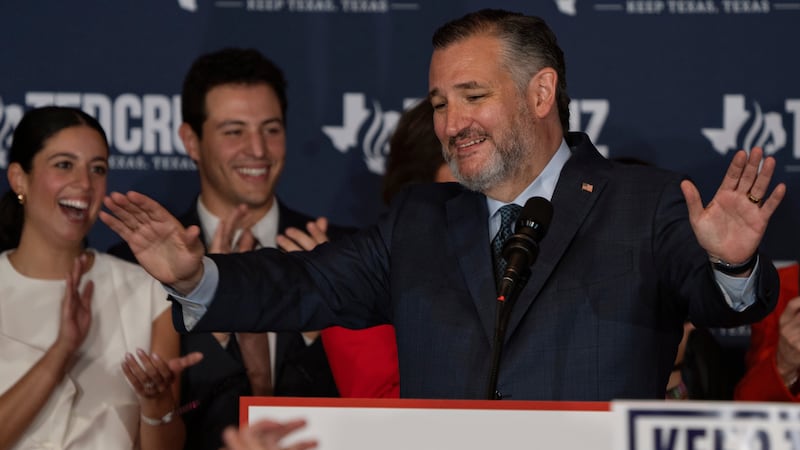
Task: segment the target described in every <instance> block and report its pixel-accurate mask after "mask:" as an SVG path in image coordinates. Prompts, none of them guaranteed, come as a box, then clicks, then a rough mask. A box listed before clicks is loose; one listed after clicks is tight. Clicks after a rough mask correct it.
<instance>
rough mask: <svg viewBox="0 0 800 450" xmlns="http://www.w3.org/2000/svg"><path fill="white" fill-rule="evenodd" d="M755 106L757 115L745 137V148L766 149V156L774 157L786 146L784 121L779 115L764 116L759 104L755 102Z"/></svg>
mask: <svg viewBox="0 0 800 450" xmlns="http://www.w3.org/2000/svg"><path fill="white" fill-rule="evenodd" d="M753 105H754V107H755V111H756V113H755V117H754V118H753V123H752V124H751V125H750V128H749V129H748V130H747V134H746V135H745V137H744V147H743V148H746V149H750V148H753V147H761V148H763V149H764V154H766V155H772V154H774V153H775V152H777V151H778V150H780V149H782V148H783V147H784V146H785V145H786V130H785V129H784V128H783V119H782V118H781V116H780V114H778V113H774V112H771V113H766V114H763V113H762V112H761V105H759V104H758V102H753Z"/></svg>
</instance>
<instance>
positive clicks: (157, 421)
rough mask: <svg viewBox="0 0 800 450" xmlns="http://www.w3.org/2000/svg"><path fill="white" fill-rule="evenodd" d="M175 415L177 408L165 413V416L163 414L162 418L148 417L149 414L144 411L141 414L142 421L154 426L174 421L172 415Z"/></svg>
mask: <svg viewBox="0 0 800 450" xmlns="http://www.w3.org/2000/svg"><path fill="white" fill-rule="evenodd" d="M174 415H175V410H172V411H170V412H168V413H166V414H164V415H163V416H161V418H160V419H153V418H152V417H147V416H145V415H144V413H141V414H140V416H141V418H142V422H144V423H146V424H148V425H151V426H154V427H155V426H158V425H164V424H167V423H170V422H172V417H173V416H174Z"/></svg>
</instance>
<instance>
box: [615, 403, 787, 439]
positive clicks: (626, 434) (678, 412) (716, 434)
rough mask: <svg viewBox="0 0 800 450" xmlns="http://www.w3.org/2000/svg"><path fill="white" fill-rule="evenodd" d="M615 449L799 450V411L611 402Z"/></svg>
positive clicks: (756, 405)
mask: <svg viewBox="0 0 800 450" xmlns="http://www.w3.org/2000/svg"><path fill="white" fill-rule="evenodd" d="M612 411H613V412H614V413H615V418H614V422H615V424H616V425H617V427H618V428H617V433H616V438H615V439H616V441H615V443H616V445H615V447H614V448H618V449H625V450H706V449H708V450H711V449H714V450H737V449H741V450H798V449H800V426H799V425H800V407H798V406H795V405H787V404H778V403H734V402H714V403H710V402H707V403H703V402H636V401H620V402H612Z"/></svg>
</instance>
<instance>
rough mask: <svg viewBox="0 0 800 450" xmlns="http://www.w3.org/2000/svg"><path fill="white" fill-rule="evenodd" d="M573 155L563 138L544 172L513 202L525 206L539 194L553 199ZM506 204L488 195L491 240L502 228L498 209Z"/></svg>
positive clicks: (487, 204)
mask: <svg viewBox="0 0 800 450" xmlns="http://www.w3.org/2000/svg"><path fill="white" fill-rule="evenodd" d="M571 155H572V152H571V151H570V150H569V146H567V141H565V140H564V139H561V145H559V146H558V150H556V153H555V154H554V155H553V157H552V158H550V161H549V162H548V163H547V165H546V166H545V167H544V170H542V173H540V174H539V176H538V177H536V179H534V180H533V182H532V183H531V184H529V185H528V187H526V188H525V189H524V190H523V191H522V192H521V193H520V194H519V195H518V196H517V198H515V199H514V200H513V201H512V202H511V203H514V204H516V205H519V206H525V202H526V201H527V200H528V199H529V198H531V197H537V196H538V197H543V198H546V199H547V200H552V199H553V192H555V190H556V183H558V177H559V176H560V175H561V169H563V168H564V164H566V163H567V160H568V159H569V157H570V156H571ZM505 205H507V203H503V202H501V201H499V200H495V199H493V198H489V197H486V206H487V207H488V209H489V240H491V239H492V238H493V237H494V235H495V234H497V230H499V229H500V216H499V215H498V214H497V211H498V210H499V209H500V208H502V207H503V206H505Z"/></svg>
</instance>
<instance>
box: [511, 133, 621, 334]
mask: <svg viewBox="0 0 800 450" xmlns="http://www.w3.org/2000/svg"><path fill="white" fill-rule="evenodd" d="M572 153H573V154H572V156H571V157H570V159H569V160H568V161H567V163H566V164H565V165H564V168H563V169H562V170H561V174H560V175H559V178H558V184H557V185H556V189H555V192H554V193H553V198H552V204H553V219H552V222H551V223H550V228H549V230H548V232H547V235H545V237H544V238H543V239H542V242H541V243H540V246H539V257H538V258H537V259H536V262H535V263H534V265H533V266H532V267H531V274H530V278H529V280H528V283H527V284H526V285H525V287H524V288H523V290H522V292H521V293H520V295H519V297H518V298H517V300H516V303H515V304H514V305H512V309H511V315H510V317H509V322H508V328H507V333H506V340H508V338H509V336H511V335H512V334H513V332H514V330H515V329H516V327H517V326H518V325H519V323H520V321H521V320H522V318H523V317H524V316H525V314H526V313H527V311H528V309H529V308H530V306H531V305H532V304H533V301H534V300H535V299H536V297H537V296H538V295H539V293H540V292H541V290H542V287H543V286H544V284H545V283H546V282H547V280H548V279H549V278H550V275H551V273H552V272H553V269H554V268H555V266H556V265H557V264H558V262H559V261H560V260H561V257H562V256H563V254H564V252H565V251H566V249H567V247H569V244H570V243H571V242H572V239H573V238H574V237H575V234H576V233H577V232H578V229H579V228H580V227H581V224H583V222H584V220H586V217H587V216H588V215H589V213H590V212H591V210H592V208H593V207H594V205H595V203H596V201H597V199H598V198H599V197H600V195H602V192H603V189H604V188H605V186H606V183H607V181H608V179H607V177H606V176H605V171H604V170H602V166H601V165H598V163H600V164H602V163H603V162H605V161H606V160H605V159H603V157H602V156H600V154H599V153H597V150H595V149H594V147H593V146H592V145H591V144H590V143H589V142H588V140H586V141H584V142H583V143H580V144H579V145H578V146H577V147H574V148H573V151H572Z"/></svg>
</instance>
